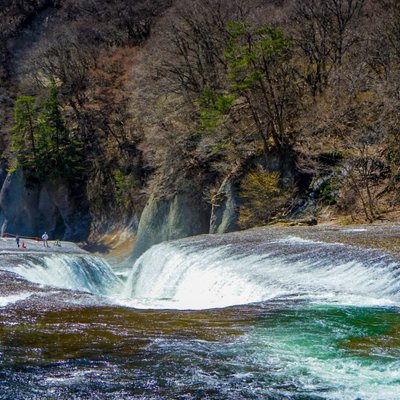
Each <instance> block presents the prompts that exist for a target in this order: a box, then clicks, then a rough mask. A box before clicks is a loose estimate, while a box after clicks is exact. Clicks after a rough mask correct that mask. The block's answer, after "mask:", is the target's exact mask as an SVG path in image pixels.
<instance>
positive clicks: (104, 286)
mask: <svg viewBox="0 0 400 400" xmlns="http://www.w3.org/2000/svg"><path fill="white" fill-rule="evenodd" d="M1 268H2V269H3V270H8V271H11V272H14V273H16V274H18V275H20V276H22V277H23V278H25V279H26V280H28V281H31V282H35V283H39V284H42V285H47V286H53V287H58V288H64V289H71V290H79V291H85V292H90V293H93V294H98V295H110V294H112V293H114V292H117V291H118V290H119V289H120V288H121V285H122V283H121V281H120V280H119V278H118V277H117V276H116V275H115V274H114V272H113V270H112V269H111V267H110V266H109V265H108V264H107V262H106V261H104V260H102V259H100V258H98V257H93V256H89V255H69V254H52V255H36V254H34V253H30V254H26V255H18V256H14V257H13V258H7V257H4V256H3V258H2V267H1Z"/></svg>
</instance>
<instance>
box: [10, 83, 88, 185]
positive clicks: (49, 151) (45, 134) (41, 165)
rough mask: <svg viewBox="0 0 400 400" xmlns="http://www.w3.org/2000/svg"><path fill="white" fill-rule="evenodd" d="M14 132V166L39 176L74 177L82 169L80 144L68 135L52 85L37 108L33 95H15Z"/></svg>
mask: <svg viewBox="0 0 400 400" xmlns="http://www.w3.org/2000/svg"><path fill="white" fill-rule="evenodd" d="M13 132H14V133H13V135H12V150H13V153H14V156H15V162H16V167H18V166H21V167H23V168H24V169H25V170H26V171H27V172H29V174H30V175H31V176H33V177H35V178H36V179H39V180H49V179H50V180H51V179H52V180H57V179H74V178H76V177H77V175H79V174H80V173H81V171H82V168H81V166H80V163H81V161H82V146H81V143H80V142H78V141H75V140H73V139H72V138H71V137H70V134H69V131H68V129H67V127H66V125H65V122H64V118H63V116H62V111H61V104H60V102H59V100H58V90H57V87H56V86H55V85H52V86H51V89H50V96H49V98H48V99H47V100H46V101H45V102H44V103H43V104H42V106H41V110H40V111H38V108H37V107H36V100H35V98H33V97H28V96H21V97H19V98H18V99H17V101H16V104H15V125H14V127H13Z"/></svg>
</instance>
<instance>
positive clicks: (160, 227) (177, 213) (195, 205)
mask: <svg viewBox="0 0 400 400" xmlns="http://www.w3.org/2000/svg"><path fill="white" fill-rule="evenodd" d="M210 214H211V209H210V206H209V205H207V204H205V203H204V202H203V201H202V200H201V198H199V196H198V195H196V194H191V193H178V194H176V195H175V196H174V197H172V198H171V199H160V198H156V197H151V198H150V200H149V201H148V203H147V205H146V207H145V208H144V210H143V213H142V216H141V218H140V222H139V227H138V233H137V238H136V244H135V248H134V250H133V253H132V259H136V258H138V257H139V256H140V255H141V254H143V253H144V252H145V251H146V250H147V249H149V248H150V247H151V246H152V245H154V244H158V243H161V242H163V241H166V240H173V239H181V238H184V237H188V236H194V235H199V234H203V233H208V232H209V225H210Z"/></svg>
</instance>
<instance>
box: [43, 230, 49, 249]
mask: <svg viewBox="0 0 400 400" xmlns="http://www.w3.org/2000/svg"><path fill="white" fill-rule="evenodd" d="M42 240H43V246H44V247H49V242H48V240H49V235H48V234H47V233H46V232H45V233H43V235H42Z"/></svg>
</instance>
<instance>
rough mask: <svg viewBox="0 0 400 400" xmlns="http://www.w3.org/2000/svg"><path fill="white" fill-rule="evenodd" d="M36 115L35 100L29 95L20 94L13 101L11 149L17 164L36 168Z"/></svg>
mask: <svg viewBox="0 0 400 400" xmlns="http://www.w3.org/2000/svg"><path fill="white" fill-rule="evenodd" d="M37 115H38V111H37V108H36V100H35V98H34V97H31V96H20V97H18V99H17V101H16V103H15V109H14V120H15V125H14V127H13V128H12V131H13V134H12V137H11V138H12V145H11V149H12V151H13V152H14V154H15V157H16V162H17V165H20V166H23V167H31V168H36V165H37V158H38V149H37V141H36V136H37Z"/></svg>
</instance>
